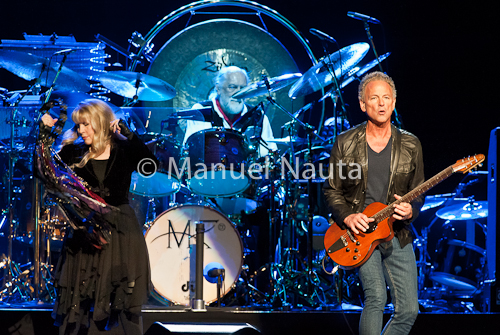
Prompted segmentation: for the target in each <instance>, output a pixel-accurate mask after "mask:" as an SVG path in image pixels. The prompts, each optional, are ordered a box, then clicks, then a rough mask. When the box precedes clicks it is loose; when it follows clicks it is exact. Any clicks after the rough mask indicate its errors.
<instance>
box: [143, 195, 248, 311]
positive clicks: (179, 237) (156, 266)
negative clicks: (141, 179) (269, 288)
mask: <svg viewBox="0 0 500 335" xmlns="http://www.w3.org/2000/svg"><path fill="white" fill-rule="evenodd" d="M200 221H202V222H204V224H205V234H204V242H205V246H204V249H203V257H204V259H203V264H204V266H206V265H207V264H209V263H217V264H219V265H220V266H222V267H223V268H224V269H225V277H224V282H223V284H222V292H221V297H223V296H224V295H225V294H227V293H228V292H229V291H230V290H231V288H232V286H233V284H234V283H235V282H236V280H237V279H238V278H239V276H240V272H241V268H242V266H243V244H242V242H241V238H240V236H239V233H238V231H237V230H236V228H235V227H234V225H233V224H232V223H231V221H229V219H228V218H227V217H226V216H224V215H223V214H221V213H220V212H219V211H217V210H215V209H213V208H211V207H208V206H201V205H182V206H178V207H173V208H170V209H168V210H167V211H165V212H163V213H162V214H161V215H160V216H159V217H158V218H156V220H155V221H154V223H153V224H152V226H151V227H150V228H149V229H148V231H147V232H146V244H147V247H148V252H149V262H150V267H151V281H152V283H153V286H154V290H155V292H156V293H157V294H158V295H160V296H161V297H163V298H164V299H165V300H168V301H170V302H172V303H174V304H176V305H186V306H189V305H191V301H192V299H194V297H195V295H194V294H195V278H196V247H197V246H196V223H197V222H200ZM204 270H205V269H204ZM203 300H205V301H206V302H207V303H211V302H214V301H216V300H217V285H216V284H213V283H210V282H208V281H207V280H206V279H205V278H204V279H203Z"/></svg>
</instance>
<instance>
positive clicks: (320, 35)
mask: <svg viewBox="0 0 500 335" xmlns="http://www.w3.org/2000/svg"><path fill="white" fill-rule="evenodd" d="M309 32H310V33H311V34H313V35H314V36H316V37H318V38H319V39H320V40H322V41H327V42H330V43H337V41H336V40H335V39H334V38H333V37H331V36H330V35H328V34H325V33H324V32H322V31H319V30H318V29H314V28H311V29H309Z"/></svg>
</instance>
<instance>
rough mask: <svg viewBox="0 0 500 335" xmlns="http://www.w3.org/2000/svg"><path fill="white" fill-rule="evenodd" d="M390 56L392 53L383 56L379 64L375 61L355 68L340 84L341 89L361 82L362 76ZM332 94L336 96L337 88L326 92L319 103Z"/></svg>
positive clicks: (380, 57)
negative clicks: (358, 81)
mask: <svg viewBox="0 0 500 335" xmlns="http://www.w3.org/2000/svg"><path fill="white" fill-rule="evenodd" d="M390 54H391V53H390V52H388V53H385V54H383V55H382V56H379V58H378V60H379V61H378V62H377V59H374V60H372V61H371V62H369V63H366V64H365V65H363V67H362V68H354V69H352V70H351V71H349V74H348V76H347V77H344V78H345V79H344V80H342V83H341V84H340V88H341V89H342V88H344V87H346V86H347V85H349V84H350V83H352V82H353V81H354V80H356V79H357V80H360V79H361V76H363V75H364V74H365V73H366V72H368V71H369V70H371V69H372V68H373V67H375V66H376V65H377V64H378V63H379V62H382V61H383V60H384V59H386V58H387V57H389V55H390ZM332 94H335V87H332V88H331V89H330V90H329V91H328V92H326V93H325V95H323V96H322V97H321V99H319V100H318V102H321V101H323V100H325V99H326V98H329V97H331V96H332Z"/></svg>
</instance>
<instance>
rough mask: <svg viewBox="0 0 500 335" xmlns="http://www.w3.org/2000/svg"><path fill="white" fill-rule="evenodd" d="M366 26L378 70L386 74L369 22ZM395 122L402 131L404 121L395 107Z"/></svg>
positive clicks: (365, 22)
mask: <svg viewBox="0 0 500 335" xmlns="http://www.w3.org/2000/svg"><path fill="white" fill-rule="evenodd" d="M363 22H364V25H365V31H366V35H367V36H368V40H369V41H370V44H371V46H372V50H373V53H374V54H375V59H376V60H377V63H378V68H379V69H380V72H383V73H385V72H384V69H383V68H382V63H381V62H380V59H378V53H377V49H376V48H375V43H374V42H373V36H372V34H371V32H370V25H369V24H368V21H367V20H363ZM394 121H395V122H396V126H397V127H398V128H400V129H402V128H404V125H403V121H402V120H401V118H400V117H399V114H398V111H397V110H396V107H394Z"/></svg>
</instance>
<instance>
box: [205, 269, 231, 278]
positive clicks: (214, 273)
mask: <svg viewBox="0 0 500 335" xmlns="http://www.w3.org/2000/svg"><path fill="white" fill-rule="evenodd" d="M225 272H226V271H225V270H224V269H217V268H215V269H210V270H208V272H207V276H209V277H212V278H216V277H218V276H224V273H225Z"/></svg>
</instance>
